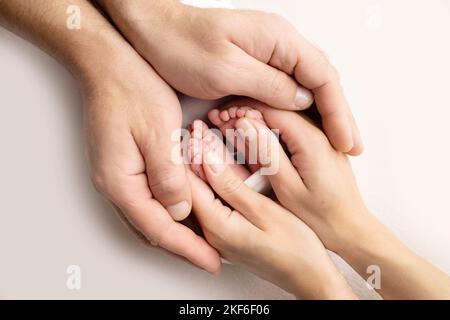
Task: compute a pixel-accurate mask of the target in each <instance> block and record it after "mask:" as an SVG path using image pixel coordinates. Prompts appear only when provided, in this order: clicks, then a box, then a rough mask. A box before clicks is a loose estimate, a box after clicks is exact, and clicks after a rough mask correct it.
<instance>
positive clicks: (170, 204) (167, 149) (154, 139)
mask: <svg viewBox="0 0 450 320" xmlns="http://www.w3.org/2000/svg"><path fill="white" fill-rule="evenodd" d="M181 132H182V131H181V130H180V129H174V130H171V129H167V128H166V129H164V128H161V127H160V128H158V132H157V133H156V134H151V135H150V137H151V138H150V140H149V141H148V142H147V143H146V144H145V145H146V146H148V147H147V148H146V149H145V150H144V152H143V153H144V158H145V163H146V172H147V178H148V184H149V187H150V190H151V192H152V194H153V197H154V198H155V199H157V200H158V201H159V202H160V203H161V204H162V205H163V206H164V207H165V209H166V210H167V211H168V212H169V214H170V215H171V216H172V218H173V219H174V220H177V221H180V220H183V219H185V218H186V217H187V216H188V215H189V213H190V211H191V190H190V186H189V183H188V180H187V176H186V170H185V167H184V164H183V159H182V156H181V147H180V137H181Z"/></svg>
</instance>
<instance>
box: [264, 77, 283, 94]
mask: <svg viewBox="0 0 450 320" xmlns="http://www.w3.org/2000/svg"><path fill="white" fill-rule="evenodd" d="M284 80H285V79H284V73H283V72H281V71H276V72H275V74H274V75H273V76H272V79H271V82H270V88H271V90H270V91H268V92H267V94H269V95H271V96H272V97H279V96H281V95H282V92H283V88H284V87H285V86H284V84H285V81H284ZM269 98H270V97H269Z"/></svg>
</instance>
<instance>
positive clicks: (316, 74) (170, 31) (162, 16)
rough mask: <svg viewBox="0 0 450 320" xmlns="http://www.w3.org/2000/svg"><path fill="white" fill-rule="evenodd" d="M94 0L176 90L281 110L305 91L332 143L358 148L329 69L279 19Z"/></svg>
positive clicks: (165, 2) (171, 1) (174, 0)
mask: <svg viewBox="0 0 450 320" xmlns="http://www.w3.org/2000/svg"><path fill="white" fill-rule="evenodd" d="M97 1H98V2H99V3H101V4H102V5H103V7H104V8H106V10H107V11H108V13H109V14H110V15H111V17H112V18H113V20H114V22H115V23H116V24H117V26H118V27H119V28H120V30H121V31H122V33H123V34H124V35H125V36H126V37H127V38H128V40H129V41H130V42H131V43H132V45H133V46H134V47H135V48H136V49H137V50H138V51H139V53H140V54H141V55H142V56H143V57H145V58H146V59H147V60H148V61H149V62H150V63H151V64H152V65H153V67H154V68H155V69H156V71H157V72H158V73H159V74H160V75H161V76H162V78H164V80H166V81H167V82H168V83H169V84H170V85H172V86H173V87H175V88H176V89H177V90H179V91H181V92H183V93H185V94H187V95H190V96H193V97H197V98H205V99H217V98H219V97H223V96H226V95H243V96H249V97H253V98H255V99H257V100H260V101H263V102H265V103H267V104H268V105H270V106H273V107H276V108H280V109H288V110H301V109H305V108H307V107H309V106H310V105H311V103H312V95H311V93H310V91H309V90H311V91H312V93H313V95H314V99H315V101H316V105H317V108H318V110H319V112H320V114H321V115H322V121H323V127H324V130H325V132H326V134H327V136H328V138H329V140H330V141H331V142H332V144H333V146H334V147H335V148H336V149H338V150H340V151H343V152H349V153H350V154H353V155H357V154H359V153H361V152H362V142H361V139H360V137H359V133H358V130H357V127H356V124H355V121H354V119H353V116H352V114H351V112H350V109H349V107H348V104H347V101H346V99H345V97H344V94H343V92H342V89H341V87H340V84H339V79H338V75H337V73H336V71H335V69H334V68H333V67H332V66H331V64H330V63H329V62H328V60H327V58H326V57H325V56H324V54H323V53H321V52H320V51H319V50H317V49H316V48H315V47H314V46H312V45H311V44H310V43H309V42H308V41H306V40H305V39H304V38H303V37H302V36H301V35H300V34H299V33H298V32H297V31H296V30H295V28H294V27H293V26H292V25H290V24H289V23H288V22H287V21H286V20H284V19H283V18H281V17H279V16H277V15H274V14H268V13H263V12H258V11H247V10H246V11H244V10H226V9H198V8H194V7H190V6H185V5H182V4H180V3H179V1H178V0H154V1H144V0H140V1H120V0H97ZM291 76H292V77H291ZM294 78H295V80H296V81H295V80H294ZM298 83H300V84H301V85H302V87H301V86H299V85H298ZM305 88H307V89H309V90H306V89H305Z"/></svg>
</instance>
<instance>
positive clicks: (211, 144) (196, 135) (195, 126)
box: [189, 120, 252, 181]
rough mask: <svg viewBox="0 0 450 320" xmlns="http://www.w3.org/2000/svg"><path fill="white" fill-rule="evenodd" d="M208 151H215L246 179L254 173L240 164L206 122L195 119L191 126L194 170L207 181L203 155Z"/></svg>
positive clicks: (190, 145) (190, 150)
mask: <svg viewBox="0 0 450 320" xmlns="http://www.w3.org/2000/svg"><path fill="white" fill-rule="evenodd" d="M206 152H213V153H215V155H216V156H217V157H218V158H219V159H221V160H222V161H223V162H224V163H225V164H226V165H228V166H230V168H231V169H232V170H233V171H234V172H235V173H236V175H237V176H239V177H240V178H241V179H242V180H244V181H245V180H246V179H247V178H248V177H249V176H250V175H251V174H252V173H251V172H250V171H249V170H248V169H247V168H246V167H245V166H243V165H241V164H238V163H237V162H236V160H235V159H234V156H233V154H232V153H231V152H230V151H229V150H228V148H227V146H226V145H225V144H224V143H223V141H222V140H221V139H220V138H219V137H218V136H217V135H216V134H215V133H214V132H213V131H212V130H211V129H209V128H208V126H207V125H206V123H204V122H203V121H201V120H195V121H194V122H193V123H192V126H191V140H190V142H189V154H190V160H191V162H190V163H191V169H192V171H193V172H194V173H195V174H196V175H197V176H199V177H200V178H201V179H203V180H205V181H206V176H205V173H204V171H203V167H202V163H203V161H204V159H203V155H204V154H205V153H206Z"/></svg>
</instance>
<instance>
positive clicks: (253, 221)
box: [190, 125, 356, 299]
mask: <svg viewBox="0 0 450 320" xmlns="http://www.w3.org/2000/svg"><path fill="white" fill-rule="evenodd" d="M205 126H206V125H205ZM214 137H215V138H214ZM198 140H199V143H201V144H202V145H203V148H201V153H202V157H201V158H202V159H201V162H200V166H201V171H199V170H195V165H192V166H193V169H194V170H195V171H196V173H197V176H195V175H194V174H191V175H190V180H191V184H192V190H195V191H196V192H194V193H193V198H192V199H193V200H192V201H193V209H194V212H195V214H196V216H197V217H198V220H199V222H200V224H201V226H202V229H203V231H204V233H205V237H206V239H207V240H208V242H209V243H211V244H212V245H213V246H214V247H216V248H217V249H218V250H219V251H220V253H221V255H222V256H223V257H225V258H226V259H228V260H229V261H232V262H233V263H236V264H241V265H243V266H245V267H246V268H247V269H249V270H250V271H252V272H254V273H255V274H257V275H259V276H260V277H262V278H264V279H266V280H268V281H271V282H272V283H275V284H277V285H278V286H280V287H281V288H284V289H285V290H287V291H289V292H291V293H293V294H295V295H296V296H297V297H299V298H303V299H355V298H356V296H355V295H354V294H353V292H352V291H351V289H350V287H349V286H348V285H347V283H346V282H345V280H344V279H343V277H342V275H341V274H340V273H339V271H338V270H337V269H336V267H335V266H334V264H333V262H332V261H331V259H330V257H329V256H328V254H327V252H326V250H325V247H324V246H323V244H322V243H321V242H320V240H319V238H318V237H317V236H316V234H315V233H314V232H313V231H312V230H311V229H310V228H309V227H308V226H307V225H306V224H304V223H303V222H302V221H301V220H300V219H298V218H297V217H295V215H294V214H292V213H291V212H289V211H288V210H286V209H285V208H283V207H282V206H280V205H278V204H277V203H276V202H274V201H273V200H271V199H269V198H267V197H265V196H263V195H261V194H259V193H257V192H255V191H253V190H251V189H250V188H249V187H247V186H246V185H245V184H244V183H243V181H244V180H243V179H244V178H245V177H246V176H248V174H245V171H244V170H245V169H243V167H241V168H239V167H240V165H237V164H235V165H233V164H229V163H228V162H226V158H225V157H224V154H223V153H222V152H221V149H220V148H223V147H224V145H223V143H222V142H221V141H220V140H218V138H217V136H215V135H214V133H212V132H211V131H210V130H208V129H207V128H205V129H204V132H203V134H202V136H201V137H200V138H198ZM220 144H221V145H220ZM197 156H198V155H197V154H193V157H197ZM247 173H248V172H247ZM208 184H209V185H208ZM213 190H214V191H215V192H216V193H217V195H218V196H219V197H221V198H222V199H223V200H224V201H226V203H228V205H224V204H223V202H222V201H221V200H219V199H218V198H216V196H215V194H214V193H213Z"/></svg>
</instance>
